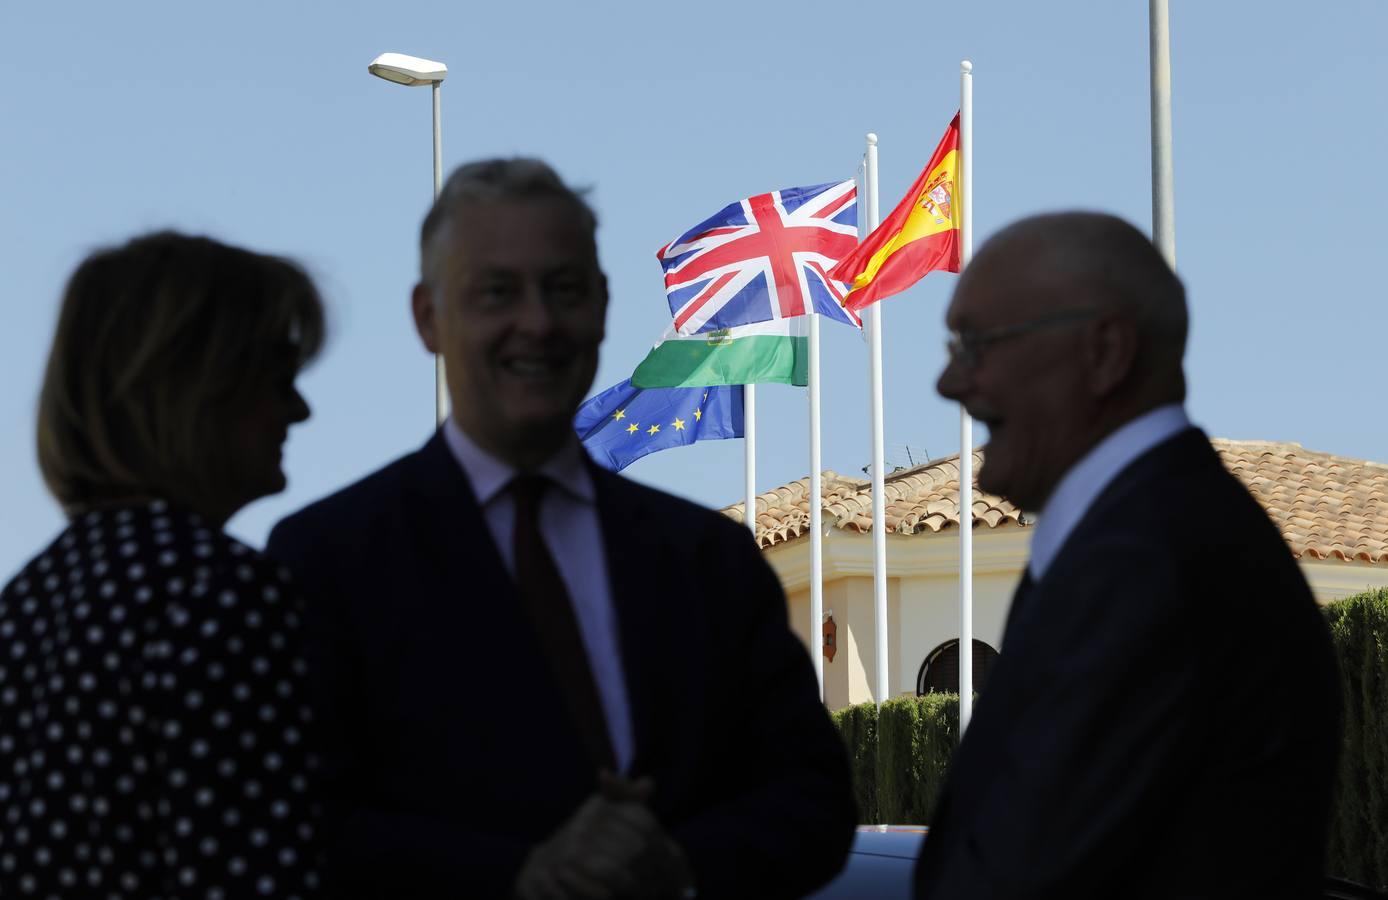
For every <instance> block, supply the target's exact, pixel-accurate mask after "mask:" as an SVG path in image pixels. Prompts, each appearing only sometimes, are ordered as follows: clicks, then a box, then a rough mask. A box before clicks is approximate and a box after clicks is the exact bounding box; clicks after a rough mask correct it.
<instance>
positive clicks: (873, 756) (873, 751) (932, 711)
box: [833, 694, 959, 825]
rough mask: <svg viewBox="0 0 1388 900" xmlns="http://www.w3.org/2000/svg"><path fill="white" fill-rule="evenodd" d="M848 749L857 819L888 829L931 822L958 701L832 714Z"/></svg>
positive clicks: (941, 697) (908, 700)
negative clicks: (856, 801)
mask: <svg viewBox="0 0 1388 900" xmlns="http://www.w3.org/2000/svg"><path fill="white" fill-rule="evenodd" d="M833 718H834V724H835V725H837V726H838V729H839V733H840V734H841V735H842V736H843V739H844V742H845V743H846V744H847V745H848V755H849V759H850V760H851V762H852V767H853V788H854V792H855V795H856V797H857V800H858V817H859V820H860V821H863V822H881V823H887V824H892V825H912V824H924V823H926V822H929V821H930V814H931V813H932V812H933V811H934V809H935V798H936V797H937V796H938V795H939V793H940V785H941V784H942V783H943V782H944V778H945V768H946V767H947V765H948V763H949V757H950V754H951V753H953V752H954V746H955V744H956V743H958V741H959V695H958V694H927V695H926V696H924V697H901V698H898V699H895V700H888V701H887V702H886V703H884V704H882V709H881V710H880V711H879V710H878V709H877V706H876V705H875V704H872V703H860V704H858V705H857V706H849V707H846V708H845V709H841V710H839V711H838V712H836V713H834V714H833Z"/></svg>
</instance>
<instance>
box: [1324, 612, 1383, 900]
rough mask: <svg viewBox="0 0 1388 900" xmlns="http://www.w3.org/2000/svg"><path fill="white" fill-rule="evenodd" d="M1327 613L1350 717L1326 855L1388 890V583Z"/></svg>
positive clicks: (1339, 870)
mask: <svg viewBox="0 0 1388 900" xmlns="http://www.w3.org/2000/svg"><path fill="white" fill-rule="evenodd" d="M1326 615H1327V617H1328V618H1329V621H1330V636H1331V640H1332V641H1333V642H1334V644H1335V656H1336V659H1337V661H1338V662H1339V664H1340V691H1341V698H1342V706H1343V708H1344V717H1345V718H1344V749H1343V750H1342V751H1341V754H1340V770H1339V773H1338V776H1337V778H1336V785H1335V801H1334V806H1333V808H1332V810H1331V816H1330V845H1329V848H1328V853H1327V855H1326V863H1327V866H1328V870H1329V871H1330V872H1331V873H1333V874H1335V875H1338V876H1340V877H1342V878H1348V879H1350V880H1351V881H1357V882H1360V883H1361V884H1368V885H1373V886H1374V887H1376V888H1378V889H1379V890H1388V647H1386V646H1385V645H1386V644H1388V589H1381V590H1377V591H1370V592H1369V593H1365V594H1357V595H1356V596H1353V597H1348V598H1346V599H1344V600H1340V601H1338V602H1336V603H1332V604H1330V606H1329V608H1328V609H1327V610H1326Z"/></svg>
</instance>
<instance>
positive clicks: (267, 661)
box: [0, 501, 318, 900]
mask: <svg viewBox="0 0 1388 900" xmlns="http://www.w3.org/2000/svg"><path fill="white" fill-rule="evenodd" d="M300 615H301V611H300V608H299V604H298V601H297V596H296V595H295V594H294V592H293V590H292V589H291V588H290V586H289V584H288V582H287V580H286V574H285V573H284V572H283V571H282V570H280V569H278V567H276V566H275V565H274V564H272V563H270V562H269V561H268V560H267V559H265V558H264V557H263V556H261V555H260V554H258V553H256V552H255V551H253V550H251V549H249V548H248V547H246V546H244V545H243V544H240V543H238V542H237V541H235V540H233V539H232V538H230V537H228V536H226V535H225V534H222V533H221V532H220V531H218V530H216V529H214V528H212V527H209V526H208V525H207V524H206V523H205V522H204V520H202V519H201V518H200V517H198V516H197V515H194V514H191V513H188V512H186V511H180V510H178V509H176V508H173V507H170V506H168V505H166V504H164V503H162V502H158V501H156V502H153V503H149V504H146V505H142V506H138V507H135V506H132V507H126V508H119V509H110V510H102V511H99V512H92V513H89V514H86V515H84V516H82V517H80V518H77V519H75V520H73V522H72V524H71V525H70V527H69V528H68V529H67V530H66V531H64V532H63V533H62V534H61V535H60V536H59V537H58V539H57V540H56V541H55V542H54V543H53V544H52V545H51V546H50V547H48V549H46V550H44V551H43V552H42V553H40V554H39V555H38V556H37V557H36V558H35V559H33V560H32V561H31V562H30V563H29V564H28V565H27V566H25V567H24V569H23V570H22V571H21V572H20V573H19V574H18V575H17V576H16V577H15V579H14V580H13V581H11V582H10V583H9V584H8V585H7V586H6V587H5V589H4V591H3V593H0V897H6V898H8V897H17V898H24V897H42V898H62V900H72V898H102V900H111V898H141V900H144V898H175V897H177V898H198V900H232V898H242V897H247V898H250V897H254V898H260V897H280V898H290V897H305V898H306V897H309V896H313V895H315V894H316V890H315V889H316V887H317V882H318V875H317V865H318V861H317V849H316V832H317V830H318V825H317V822H316V819H315V816H316V815H317V808H316V804H315V803H314V802H313V800H312V799H311V797H310V787H309V778H310V771H311V767H312V766H314V765H315V764H316V759H315V758H314V754H313V752H312V750H311V749H310V745H311V743H312V741H311V739H310V724H311V715H310V712H309V710H308V708H307V707H306V706H305V697H306V690H307V686H306V680H305V671H304V662H303V659H302V658H301V656H300V652H299V641H300V629H301V627H302V626H301V623H300V620H299V617H300Z"/></svg>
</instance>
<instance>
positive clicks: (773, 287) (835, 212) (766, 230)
mask: <svg viewBox="0 0 1388 900" xmlns="http://www.w3.org/2000/svg"><path fill="white" fill-rule="evenodd" d="M857 245H858V204H857V190H856V188H855V185H854V182H852V181H841V182H836V183H832V184H817V185H812V186H810V187H797V188H787V189H785V190H781V191H772V192H771V193H769V194H757V195H756V196H755V197H748V198H747V199H746V200H741V201H739V202H737V203H732V204H729V205H728V206H725V207H723V208H722V209H721V210H719V211H718V212H717V213H716V214H714V215H713V216H710V217H709V218H708V219H705V220H704V221H702V222H700V223H699V224H698V225H695V226H694V227H693V228H691V229H689V231H687V232H685V233H684V234H682V235H680V236H679V237H677V238H675V239H674V240H673V241H671V242H670V243H668V244H666V245H665V246H664V247H661V248H660V249H659V250H658V251H656V257H657V258H658V259H659V260H660V265H661V267H662V268H664V270H665V294H666V296H667V297H668V298H669V301H670V313H671V315H673V316H674V317H675V329H676V330H677V331H679V332H680V333H681V334H698V333H700V332H706V331H716V330H718V329H720V328H731V327H733V326H735V325H747V324H750V323H752V322H768V321H773V320H777V319H788V318H791V317H793V316H803V315H805V314H806V313H808V312H817V313H822V314H823V315H825V316H828V317H829V318H831V319H836V320H838V321H840V322H845V323H847V324H850V325H855V326H856V325H858V324H859V322H858V319H857V316H856V315H855V314H853V313H852V312H849V311H848V310H845V309H844V306H843V299H844V296H845V294H846V293H847V286H846V285H845V284H843V283H842V282H838V281H834V280H833V279H831V278H830V277H829V276H828V274H826V273H827V272H828V271H829V270H830V269H831V268H833V267H834V264H835V263H837V262H838V261H839V260H840V259H842V258H843V257H845V256H847V255H848V254H849V253H851V252H853V248H854V247H856V246H857Z"/></svg>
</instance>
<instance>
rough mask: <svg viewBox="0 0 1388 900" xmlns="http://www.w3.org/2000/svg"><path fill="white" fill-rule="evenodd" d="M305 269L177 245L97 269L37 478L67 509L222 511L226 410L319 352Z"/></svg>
mask: <svg viewBox="0 0 1388 900" xmlns="http://www.w3.org/2000/svg"><path fill="white" fill-rule="evenodd" d="M323 337H324V315H323V304H322V301H321V299H320V298H319V295H318V291H317V289H315V288H314V286H313V282H312V281H311V280H310V279H309V277H308V275H307V274H305V272H304V270H303V269H301V268H300V267H299V266H298V265H297V264H296V263H294V262H292V261H290V260H287V259H282V258H279V257H275V256H267V255H264V254H260V253H253V252H251V251H249V250H242V249H240V248H237V247H229V246H227V245H226V244H222V243H219V242H217V241H214V240H211V239H209V238H205V237H190V236H187V235H182V234H178V233H175V232H171V231H162V232H157V233H154V234H148V235H144V236H141V237H137V238H135V239H133V240H131V241H130V242H129V243H127V244H125V245H124V246H120V247H115V248H111V249H106V250H101V251H98V252H96V253H94V254H92V255H91V256H89V257H87V259H86V260H84V261H83V262H82V264H81V265H80V266H78V267H77V270H76V271H75V272H74V273H73V274H72V278H71V279H70V280H69V281H68V284H67V289H66V291H65V292H64V295H63V302H62V309H61V311H60V312H59V314H58V327H57V330H56V333H55V334H54V337H53V348H52V350H51V351H50V353H49V356H48V366H47V370H46V371H45V373H44V379H43V389H42V391H41V393H40V396H39V414H38V455H39V468H40V469H41V470H42V471H43V477H44V480H45V481H46V482H47V484H48V488H49V490H51V491H52V492H53V494H54V496H56V497H57V499H58V501H59V502H60V503H61V504H62V505H63V508H64V509H65V510H66V511H67V512H68V513H69V514H74V513H77V512H80V511H82V510H83V509H86V508H90V507H93V506H101V505H107V504H111V503H119V502H121V501H124V500H131V499H136V498H142V497H163V498H166V499H169V500H173V501H176V502H180V503H183V504H185V505H187V506H189V507H191V508H193V509H196V510H201V509H206V508H209V507H211V508H215V505H216V504H217V503H219V502H221V501H222V500H223V499H224V498H223V497H222V493H224V491H225V487H224V483H225V481H226V480H227V476H228V473H230V472H233V471H235V465H236V461H235V460H233V459H229V458H228V457H229V456H230V452H229V450H228V449H227V448H228V447H229V446H230V442H228V441H227V440H226V429H228V428H230V427H234V424H233V423H231V422H229V421H228V416H227V415H226V412H227V410H229V409H232V408H234V407H235V404H236V402H237V401H238V400H239V399H240V398H242V397H243V396H244V395H245V393H246V392H247V391H248V390H249V389H250V388H251V387H252V386H256V387H258V386H259V385H260V384H261V382H259V381H258V379H260V378H270V377H275V376H276V373H279V374H280V375H281V376H282V373H283V362H282V361H281V360H283V358H284V354H285V353H286V349H288V350H289V352H291V353H292V354H293V356H294V361H295V371H297V370H298V369H299V368H302V367H303V365H305V364H306V363H307V362H308V361H309V360H310V359H312V358H313V357H314V356H315V355H316V354H317V353H318V350H319V349H320V348H321V346H322V343H323Z"/></svg>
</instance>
